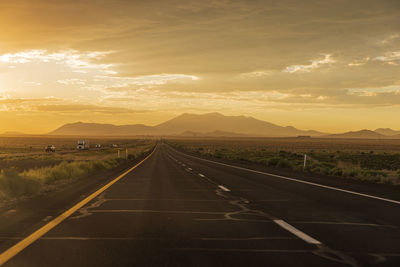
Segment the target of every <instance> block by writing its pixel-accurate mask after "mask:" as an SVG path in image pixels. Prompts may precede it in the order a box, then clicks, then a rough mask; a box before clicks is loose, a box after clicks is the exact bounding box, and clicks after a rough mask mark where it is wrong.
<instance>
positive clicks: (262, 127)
mask: <svg viewBox="0 0 400 267" xmlns="http://www.w3.org/2000/svg"><path fill="white" fill-rule="evenodd" d="M184 132H195V133H198V134H204V133H208V134H210V133H213V132H214V134H215V133H219V134H220V133H229V134H230V136H232V135H234V134H235V135H246V136H298V135H309V136H321V135H323V133H320V132H317V131H302V130H299V129H296V128H294V127H292V126H287V127H283V126H279V125H275V124H272V123H269V122H266V121H262V120H257V119H255V118H252V117H245V116H224V115H222V114H220V113H208V114H201V115H196V114H188V113H185V114H182V115H180V116H178V117H176V118H174V119H171V120H169V121H166V122H164V123H161V124H159V125H156V126H146V125H142V124H135V125H120V126H116V125H112V124H98V123H83V122H77V123H70V124H66V125H64V126H61V127H60V128H58V129H56V130H55V131H53V132H51V133H50V134H52V135H110V136H130V135H180V134H182V133H184Z"/></svg>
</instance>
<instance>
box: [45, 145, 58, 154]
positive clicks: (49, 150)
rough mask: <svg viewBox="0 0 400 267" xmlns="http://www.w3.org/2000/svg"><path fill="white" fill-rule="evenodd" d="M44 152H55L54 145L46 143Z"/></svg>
mask: <svg viewBox="0 0 400 267" xmlns="http://www.w3.org/2000/svg"><path fill="white" fill-rule="evenodd" d="M45 151H46V152H56V147H55V146H53V145H48V146H47V147H46V149H45Z"/></svg>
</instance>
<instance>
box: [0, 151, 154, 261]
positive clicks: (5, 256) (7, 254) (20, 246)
mask: <svg viewBox="0 0 400 267" xmlns="http://www.w3.org/2000/svg"><path fill="white" fill-rule="evenodd" d="M154 151H155V148H154V150H153V152H151V154H150V155H148V156H147V157H146V158H144V159H143V160H142V161H140V162H139V163H137V164H136V165H135V166H133V167H132V168H130V169H129V170H127V171H126V172H124V173H123V174H121V175H120V176H118V177H117V178H115V179H114V180H112V181H111V182H109V183H108V184H106V185H105V186H103V187H102V188H100V189H98V190H97V191H96V192H94V193H93V194H91V195H90V196H88V197H86V198H85V199H83V200H82V201H80V202H79V203H77V204H76V205H75V206H73V207H72V208H70V209H69V210H67V211H65V212H64V213H62V214H61V215H59V216H58V217H56V218H55V219H53V220H52V221H50V222H49V223H47V224H46V225H44V226H42V227H41V228H39V229H38V230H36V231H35V232H33V233H32V234H30V235H29V236H27V237H26V238H24V239H23V240H21V241H20V242H18V243H17V244H15V245H14V246H12V247H10V248H9V249H7V250H6V251H4V252H3V253H1V254H0V266H1V265H3V264H4V263H6V262H7V261H9V260H10V259H11V258H12V257H14V256H15V255H17V254H18V253H19V252H21V251H22V250H24V249H25V248H26V247H28V246H29V245H30V244H32V243H33V242H35V241H36V240H38V239H39V238H40V237H42V236H43V235H45V234H46V233H47V232H48V231H50V230H51V229H53V228H54V227H56V226H57V225H58V224H60V223H61V222H62V221H64V220H65V219H66V218H68V217H69V216H71V215H72V214H73V213H75V212H76V211H77V210H79V209H80V208H81V207H83V206H84V205H86V204H87V203H88V202H90V201H91V200H92V199H94V198H95V197H97V196H98V195H100V194H101V193H103V192H104V191H105V190H106V189H108V188H109V187H110V186H112V185H113V184H115V183H116V182H118V181H119V180H120V179H122V178H123V177H124V176H126V175H127V174H128V173H130V172H131V171H133V170H134V169H136V167H138V166H139V165H140V164H142V163H143V162H144V161H145V160H146V159H148V158H149V157H151V155H153V153H154Z"/></svg>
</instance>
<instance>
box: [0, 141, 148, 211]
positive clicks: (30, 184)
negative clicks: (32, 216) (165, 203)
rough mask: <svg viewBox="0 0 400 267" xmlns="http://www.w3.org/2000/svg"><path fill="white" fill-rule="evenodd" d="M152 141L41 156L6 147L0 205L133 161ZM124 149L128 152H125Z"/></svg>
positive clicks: (0, 167) (1, 161) (0, 173)
mask: <svg viewBox="0 0 400 267" xmlns="http://www.w3.org/2000/svg"><path fill="white" fill-rule="evenodd" d="M114 142H116V141H114ZM154 144H155V142H154V141H153V140H125V141H123V142H122V141H119V145H118V147H119V148H118V147H117V148H110V147H108V148H102V149H91V150H86V151H76V150H61V151H60V152H56V153H45V152H42V153H41V154H40V155H36V154H34V155H31V154H24V155H21V154H20V153H14V154H12V153H11V154H10V152H9V150H8V151H7V153H8V155H7V156H3V157H1V158H0V204H2V203H5V202H7V201H12V200H17V199H21V198H26V197H30V196H33V195H36V194H40V193H45V192H47V191H52V190H54V189H57V188H60V187H62V186H63V185H65V184H68V183H71V182H74V181H76V180H78V179H82V178H84V177H87V176H90V175H91V174H94V173H97V172H101V171H105V170H109V169H112V168H115V167H117V166H118V165H120V164H122V163H126V162H127V161H133V160H136V159H137V158H139V157H142V156H144V155H146V154H148V153H149V152H150V151H151V150H152V148H153V146H154ZM126 148H128V155H125V149H126ZM118 150H120V157H118ZM0 153H1V149H0ZM0 206H1V205H0Z"/></svg>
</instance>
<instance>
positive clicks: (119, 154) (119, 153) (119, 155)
mask: <svg viewBox="0 0 400 267" xmlns="http://www.w3.org/2000/svg"><path fill="white" fill-rule="evenodd" d="M120 157H121V152H120V150H119V149H118V158H120Z"/></svg>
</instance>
